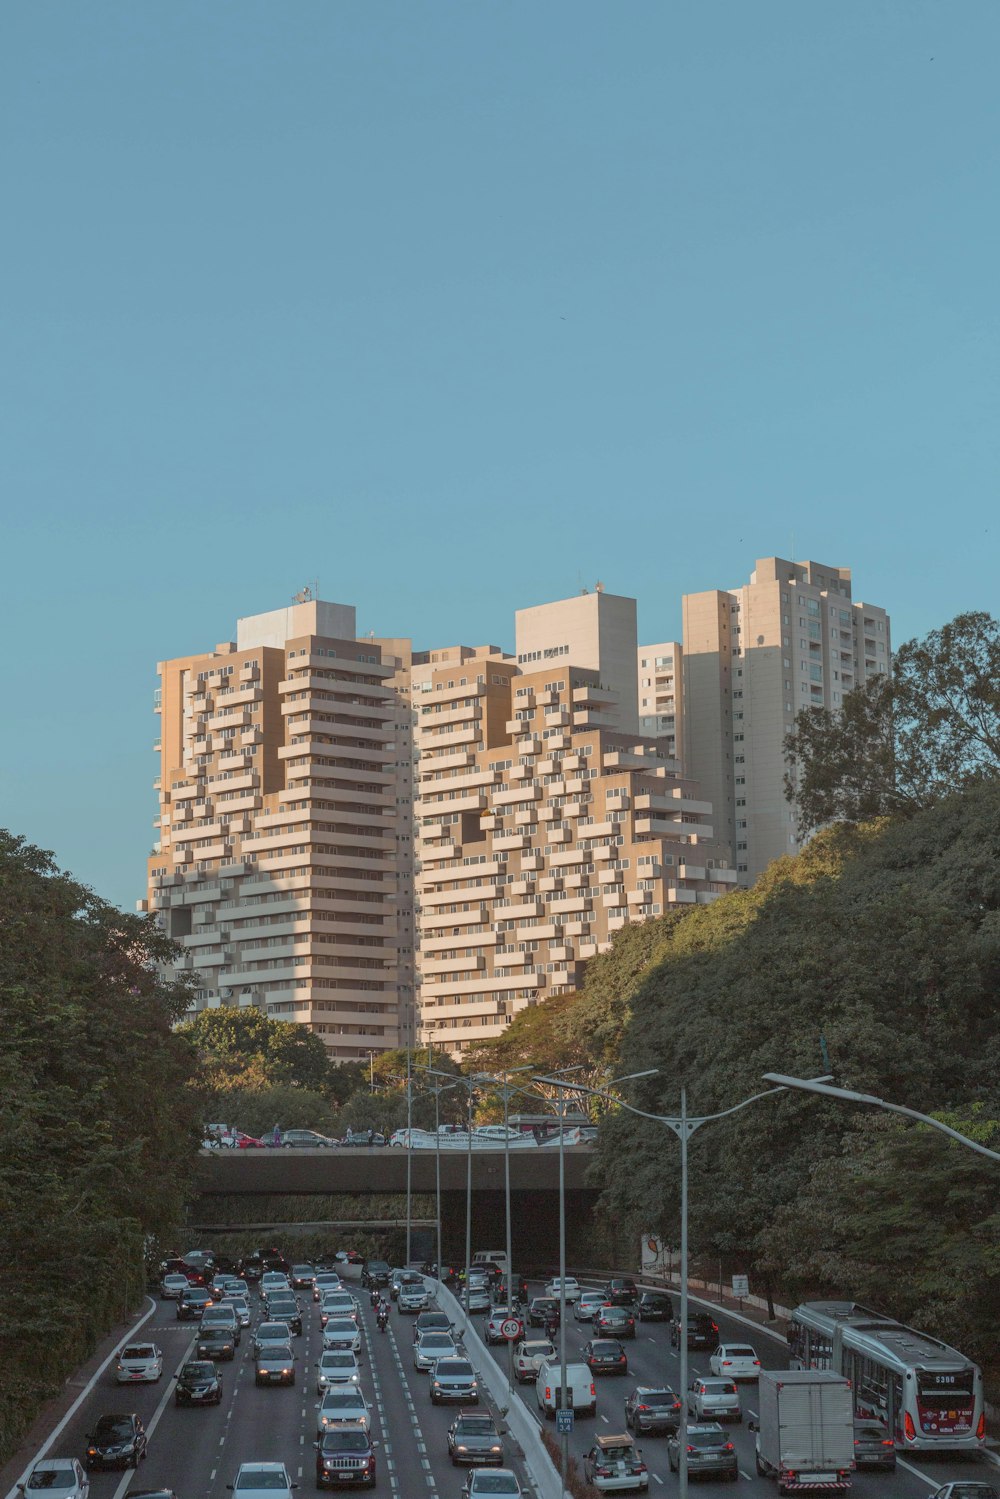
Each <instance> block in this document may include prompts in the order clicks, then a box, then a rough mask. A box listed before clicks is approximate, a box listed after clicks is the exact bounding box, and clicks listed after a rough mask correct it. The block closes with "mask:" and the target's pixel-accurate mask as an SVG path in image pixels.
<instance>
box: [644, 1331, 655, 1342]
mask: <svg viewBox="0 0 1000 1499" xmlns="http://www.w3.org/2000/svg"><path fill="white" fill-rule="evenodd" d="M646 1342H647V1343H655V1342H656V1339H655V1338H651V1337H650V1336H649V1333H648V1332H647V1334H646Z"/></svg>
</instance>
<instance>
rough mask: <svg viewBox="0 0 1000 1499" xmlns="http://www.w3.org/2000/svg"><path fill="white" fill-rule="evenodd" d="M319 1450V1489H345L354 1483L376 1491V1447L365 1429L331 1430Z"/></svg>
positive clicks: (339, 1428) (317, 1462)
mask: <svg viewBox="0 0 1000 1499" xmlns="http://www.w3.org/2000/svg"><path fill="white" fill-rule="evenodd" d="M315 1447H316V1487H317V1488H318V1489H342V1488H345V1487H346V1486H347V1485H348V1484H353V1483H358V1484H362V1485H363V1486H364V1487H365V1488H366V1489H373V1488H374V1487H375V1478H376V1474H375V1450H374V1448H375V1444H374V1442H373V1441H372V1439H371V1433H370V1432H367V1431H365V1429H364V1427H363V1426H334V1427H331V1428H330V1429H329V1430H328V1431H325V1432H324V1433H323V1435H322V1436H321V1437H320V1438H319V1440H318V1441H317V1442H316V1443H315Z"/></svg>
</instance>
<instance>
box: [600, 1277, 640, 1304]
mask: <svg viewBox="0 0 1000 1499" xmlns="http://www.w3.org/2000/svg"><path fill="white" fill-rule="evenodd" d="M604 1295H605V1297H606V1298H607V1300H608V1301H610V1302H611V1305H612V1306H635V1304H636V1302H637V1301H638V1300H639V1288H638V1287H637V1285H636V1283H635V1281H634V1280H633V1279H632V1277H631V1275H616V1276H614V1277H613V1278H612V1279H611V1280H609V1281H608V1283H607V1285H606V1286H605V1287H604Z"/></svg>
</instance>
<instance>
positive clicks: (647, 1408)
mask: <svg viewBox="0 0 1000 1499" xmlns="http://www.w3.org/2000/svg"><path fill="white" fill-rule="evenodd" d="M649 1409H650V1406H648V1405H637V1406H636V1410H637V1411H648V1410H649Z"/></svg>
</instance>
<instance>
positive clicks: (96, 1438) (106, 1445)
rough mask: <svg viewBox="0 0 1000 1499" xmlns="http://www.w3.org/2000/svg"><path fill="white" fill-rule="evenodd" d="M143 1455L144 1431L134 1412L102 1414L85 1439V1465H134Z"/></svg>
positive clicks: (91, 1466)
mask: <svg viewBox="0 0 1000 1499" xmlns="http://www.w3.org/2000/svg"><path fill="white" fill-rule="evenodd" d="M145 1456H146V1432H145V1429H144V1427H143V1424H142V1422H141V1421H140V1420H139V1417H138V1416H137V1415H136V1414H135V1413H134V1412H131V1413H127V1414H126V1413H116V1414H114V1415H109V1416H101V1417H100V1418H99V1419H98V1422H97V1425H96V1426H95V1427H94V1429H93V1431H92V1432H91V1433H90V1435H89V1436H88V1438H87V1455H86V1457H85V1458H84V1460H83V1464H84V1467H85V1468H87V1469H88V1470H89V1469H91V1468H137V1467H138V1466H139V1462H140V1460H141V1459H142V1458H144V1457H145Z"/></svg>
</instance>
